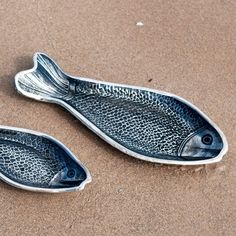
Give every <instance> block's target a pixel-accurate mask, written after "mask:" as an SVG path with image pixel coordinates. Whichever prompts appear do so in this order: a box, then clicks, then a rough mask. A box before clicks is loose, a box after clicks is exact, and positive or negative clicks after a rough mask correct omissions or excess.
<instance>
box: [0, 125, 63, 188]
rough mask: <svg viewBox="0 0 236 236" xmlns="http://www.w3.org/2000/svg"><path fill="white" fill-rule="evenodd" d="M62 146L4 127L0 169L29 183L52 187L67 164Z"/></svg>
mask: <svg viewBox="0 0 236 236" xmlns="http://www.w3.org/2000/svg"><path fill="white" fill-rule="evenodd" d="M64 165H65V164H64V162H63V159H62V157H61V152H60V149H59V148H58V147H57V146H56V145H55V144H54V143H53V142H52V141H50V140H48V139H46V138H44V137H40V136H36V135H33V134H29V133H23V132H20V131H14V130H5V129H1V130H0V171H1V173H3V174H4V175H6V176H7V177H8V178H10V179H12V180H14V181H16V182H20V183H22V184H26V185H33V186H35V187H37V186H38V187H48V184H49V182H50V180H51V179H52V178H53V177H54V175H55V174H56V173H58V172H59V171H60V170H61V169H62V168H63V167H64Z"/></svg>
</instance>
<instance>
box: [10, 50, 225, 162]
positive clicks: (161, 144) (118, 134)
mask: <svg viewBox="0 0 236 236" xmlns="http://www.w3.org/2000/svg"><path fill="white" fill-rule="evenodd" d="M33 60H34V67H33V68H32V69H30V70H26V71H22V72H19V73H18V74H17V75H16V76H15V85H16V89H17V91H18V92H19V93H20V94H23V95H25V96H27V97H30V98H33V99H36V100H40V101H44V102H50V103H56V104H59V105H61V106H63V107H64V108H66V109H67V110H68V111H70V112H71V113H72V114H73V115H74V116H75V117H77V118H78V119H79V120H80V121H81V122H82V123H83V124H85V125H86V126H87V127H88V128H89V129H91V130H92V131H93V132H94V133H96V134H97V135H98V136H100V137H101V138H102V139H104V140H105V141H106V142H107V143H109V144H111V145H112V146H113V147H115V148H117V149H119V150H120V151H122V152H124V153H126V154H128V155H130V156H133V157H136V158H139V159H142V160H145V161H150V162H157V163H164V164H180V165H199V164H209V163H213V162H218V161H220V160H221V159H222V157H223V155H224V154H225V153H226V152H227V150H228V144H227V141H226V138H225V136H224V134H223V132H222V131H221V130H220V128H219V127H218V126H217V125H216V124H215V123H214V122H213V121H212V120H211V119H210V118H208V117H207V116H206V115H205V114H204V113H203V112H202V111H200V110H199V109H198V108H197V107H196V106H194V105H193V104H191V103H190V102H188V101H186V100H185V99H183V98H181V97H179V96H177V95H174V94H170V93H166V92H163V91H157V90H153V89H148V88H142V87H136V86H130V85H124V84H116V83H108V82H103V81H97V80H93V79H89V78H82V77H73V76H70V75H68V74H66V73H65V72H63V71H62V70H61V69H60V67H59V66H58V65H57V64H56V63H55V62H54V61H53V60H52V59H51V58H50V57H49V56H47V55H46V54H44V53H36V54H35V55H34V58H33Z"/></svg>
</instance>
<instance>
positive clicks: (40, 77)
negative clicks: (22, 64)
mask: <svg viewBox="0 0 236 236" xmlns="http://www.w3.org/2000/svg"><path fill="white" fill-rule="evenodd" d="M33 60H34V67H33V68H32V69H30V70H27V71H22V72H19V73H18V74H17V75H16V76H15V85H16V89H17V90H18V92H19V93H22V94H24V95H26V96H28V97H31V98H36V99H39V100H50V99H52V98H57V99H64V98H67V97H68V96H70V85H69V80H68V76H66V75H65V74H64V73H63V72H62V70H61V69H60V68H59V67H58V66H57V65H56V64H55V63H54V62H53V61H52V60H51V59H50V58H49V57H48V56H47V55H46V54H43V53H35V55H34V58H33Z"/></svg>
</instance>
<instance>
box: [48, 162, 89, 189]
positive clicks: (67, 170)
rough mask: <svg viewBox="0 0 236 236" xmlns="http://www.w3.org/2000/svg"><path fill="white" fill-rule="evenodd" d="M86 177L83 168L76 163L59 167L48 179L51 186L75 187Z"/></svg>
mask: <svg viewBox="0 0 236 236" xmlns="http://www.w3.org/2000/svg"><path fill="white" fill-rule="evenodd" d="M86 178H87V174H86V172H85V171H84V169H83V168H82V167H81V166H79V165H76V164H70V165H67V166H65V167H64V168H63V169H61V170H60V171H59V172H58V173H57V174H56V175H55V176H54V178H53V179H52V180H51V181H50V185H51V186H57V187H67V188H70V187H75V186H79V185H80V184H81V183H82V182H83V181H85V180H86Z"/></svg>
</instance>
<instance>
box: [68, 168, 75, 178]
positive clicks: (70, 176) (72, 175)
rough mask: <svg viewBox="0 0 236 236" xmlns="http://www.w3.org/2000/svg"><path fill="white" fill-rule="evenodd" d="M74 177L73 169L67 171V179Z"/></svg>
mask: <svg viewBox="0 0 236 236" xmlns="http://www.w3.org/2000/svg"><path fill="white" fill-rule="evenodd" d="M74 176H75V170H74V169H70V170H68V171H67V177H68V178H73V177H74Z"/></svg>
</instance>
